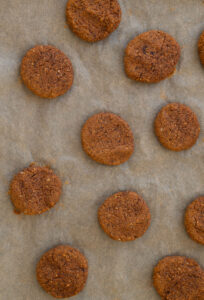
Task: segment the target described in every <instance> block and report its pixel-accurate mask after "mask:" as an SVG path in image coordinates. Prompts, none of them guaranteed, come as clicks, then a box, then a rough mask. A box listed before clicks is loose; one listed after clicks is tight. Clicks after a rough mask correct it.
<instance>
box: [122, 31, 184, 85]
mask: <svg viewBox="0 0 204 300" xmlns="http://www.w3.org/2000/svg"><path fill="white" fill-rule="evenodd" d="M179 58H180V46H179V44H178V43H177V41H176V40H175V39H174V38H173V37H172V36H170V35H169V34H168V33H166V32H163V31H158V30H151V31H147V32H144V33H142V34H140V35H138V36H136V37H135V38H134V39H133V40H131V41H130V42H129V44H128V45H127V48H126V50H125V57H124V64H125V72H126V74H127V76H128V77H130V78H131V79H133V80H136V81H141V82H146V83H155V82H159V81H161V80H163V79H166V78H167V77H169V76H171V75H172V74H173V73H174V71H175V69H176V64H177V63H178V60H179Z"/></svg>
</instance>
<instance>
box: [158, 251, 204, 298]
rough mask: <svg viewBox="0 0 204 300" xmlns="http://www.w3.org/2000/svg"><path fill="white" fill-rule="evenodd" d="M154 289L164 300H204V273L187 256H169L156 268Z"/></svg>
mask: <svg viewBox="0 0 204 300" xmlns="http://www.w3.org/2000/svg"><path fill="white" fill-rule="evenodd" d="M153 282H154V287H155V288H156V290H157V292H158V294H159V295H160V296H161V298H162V299H163V300H203V299H204V271H203V269H202V268H201V267H200V266H199V264H198V263H197V262H196V261H195V260H193V259H190V258H187V257H185V256H167V257H165V258H164V259H162V260H160V261H159V263H158V264H157V266H156V267H155V268H154V273H153Z"/></svg>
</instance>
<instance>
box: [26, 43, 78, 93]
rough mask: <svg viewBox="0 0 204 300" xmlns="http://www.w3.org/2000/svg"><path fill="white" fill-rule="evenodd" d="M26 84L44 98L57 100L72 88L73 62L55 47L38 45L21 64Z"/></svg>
mask: <svg viewBox="0 0 204 300" xmlns="http://www.w3.org/2000/svg"><path fill="white" fill-rule="evenodd" d="M21 77H22V80H23V82H24V84H25V85H26V86H27V87H28V88H29V89H30V90H31V91H32V92H33V93H34V94H36V95H38V96H40V97H42V98H56V97H58V96H60V95H63V94H64V93H66V92H67V91H68V90H69V89H70V88H71V86H72V83H73V78H74V73H73V68H72V64H71V61H70V60H69V58H68V57H67V56H66V55H65V54H64V53H63V52H62V51H60V50H59V49H57V48H55V47H53V46H45V45H37V46H35V47H34V48H32V49H30V50H29V51H28V52H27V53H26V55H25V56H24V58H23V60H22V63H21Z"/></svg>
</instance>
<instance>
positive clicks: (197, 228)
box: [185, 196, 204, 245]
mask: <svg viewBox="0 0 204 300" xmlns="http://www.w3.org/2000/svg"><path fill="white" fill-rule="evenodd" d="M185 227H186V231H187V232H188V234H189V236H190V237H191V238H192V239H193V240H194V241H196V242H197V243H200V244H202V245H204V196H201V197H198V198H197V199H195V200H194V201H193V202H191V203H190V204H189V206H188V207H187V209H186V213H185Z"/></svg>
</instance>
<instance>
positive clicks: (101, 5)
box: [66, 0, 121, 42]
mask: <svg viewBox="0 0 204 300" xmlns="http://www.w3.org/2000/svg"><path fill="white" fill-rule="evenodd" d="M66 16H67V22H68V25H69V26H70V28H71V30H72V31H73V32H74V33H75V34H76V35H78V36H79V37H80V38H81V39H83V40H85V41H87V42H97V41H100V40H103V39H105V38H106V37H108V36H109V35H110V34H111V33H112V32H113V31H114V30H116V28H117V27H118V26H119V24H120V20H121V9H120V5H119V3H118V1H117V0H69V1H68V3H67V9H66Z"/></svg>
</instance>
